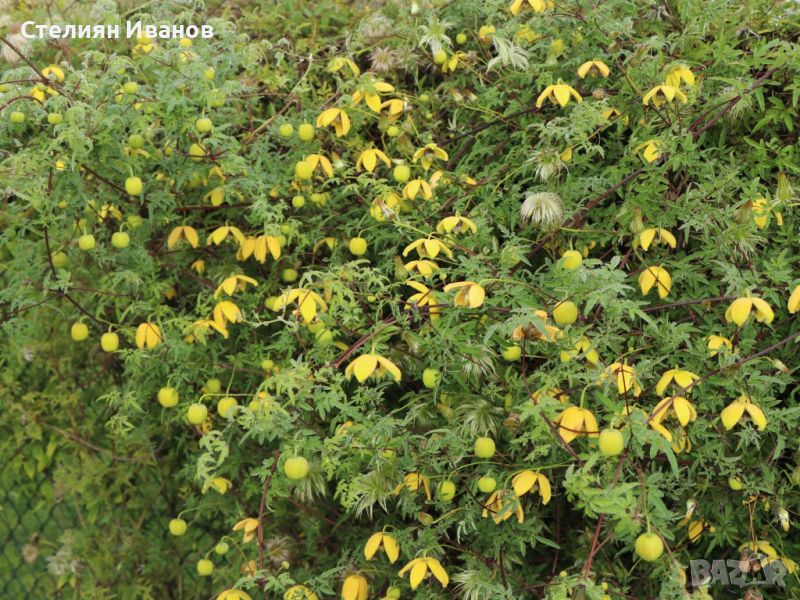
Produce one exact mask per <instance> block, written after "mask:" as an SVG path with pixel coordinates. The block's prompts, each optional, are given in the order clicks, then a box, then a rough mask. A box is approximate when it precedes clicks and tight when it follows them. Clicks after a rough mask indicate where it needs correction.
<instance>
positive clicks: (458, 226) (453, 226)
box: [436, 215, 800, 289]
mask: <svg viewBox="0 0 800 600" xmlns="http://www.w3.org/2000/svg"><path fill="white" fill-rule="evenodd" d="M436 231H438V232H439V233H467V232H469V231H471V232H472V233H477V232H478V226H477V225H475V223H474V222H473V221H472V219H468V218H467V217H462V216H459V215H455V216H453V217H445V218H444V219H442V220H441V221H439V223H438V224H437V225H436ZM798 289H800V286H798Z"/></svg>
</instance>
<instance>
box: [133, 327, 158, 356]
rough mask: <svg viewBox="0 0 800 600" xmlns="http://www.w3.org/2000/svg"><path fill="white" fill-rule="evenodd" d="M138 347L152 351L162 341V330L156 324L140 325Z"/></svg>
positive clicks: (137, 338)
mask: <svg viewBox="0 0 800 600" xmlns="http://www.w3.org/2000/svg"><path fill="white" fill-rule="evenodd" d="M135 341H136V347H137V348H140V349H141V348H144V347H145V346H146V347H147V349H148V350H152V349H153V348H155V347H156V346H158V345H159V344H160V343H161V342H162V341H163V339H162V337H161V329H160V328H159V327H158V325H156V324H155V323H148V322H145V323H140V324H139V327H137V328H136V339H135Z"/></svg>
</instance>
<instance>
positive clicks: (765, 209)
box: [749, 198, 783, 229]
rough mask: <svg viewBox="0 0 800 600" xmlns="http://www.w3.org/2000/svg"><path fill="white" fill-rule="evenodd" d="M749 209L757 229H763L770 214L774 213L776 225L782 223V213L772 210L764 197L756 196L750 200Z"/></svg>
mask: <svg viewBox="0 0 800 600" xmlns="http://www.w3.org/2000/svg"><path fill="white" fill-rule="evenodd" d="M749 204H750V211H751V212H752V213H753V222H754V223H755V224H756V227H758V228H759V229H764V227H766V226H767V223H768V222H769V218H770V215H775V221H776V222H777V223H778V225H781V226H782V225H783V215H782V214H781V213H779V212H778V211H776V210H773V209H772V208H771V207H770V205H769V202H768V201H767V199H766V198H756V199H755V200H750V202H749Z"/></svg>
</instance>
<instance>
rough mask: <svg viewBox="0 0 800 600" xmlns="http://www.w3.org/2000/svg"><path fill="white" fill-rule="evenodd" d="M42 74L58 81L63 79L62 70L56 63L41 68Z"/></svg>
mask: <svg viewBox="0 0 800 600" xmlns="http://www.w3.org/2000/svg"><path fill="white" fill-rule="evenodd" d="M42 75H44V76H45V77H47V78H50V79H55V80H56V81H58V82H59V83H61V82H63V81H64V70H63V69H62V68H61V67H59V66H58V65H50V66H49V67H45V68H44V69H42ZM51 75H52V77H51Z"/></svg>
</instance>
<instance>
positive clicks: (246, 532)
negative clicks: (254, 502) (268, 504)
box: [233, 517, 258, 544]
mask: <svg viewBox="0 0 800 600" xmlns="http://www.w3.org/2000/svg"><path fill="white" fill-rule="evenodd" d="M233 530H234V531H242V532H243V536H244V537H243V538H242V543H243V544H246V543H247V542H249V541H250V540H252V539H254V538H255V537H256V533H257V532H258V519H254V518H252V517H248V518H246V519H242V520H241V521H239V522H238V523H236V525H234V526H233Z"/></svg>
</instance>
